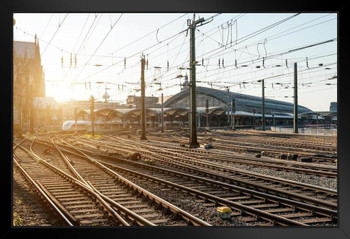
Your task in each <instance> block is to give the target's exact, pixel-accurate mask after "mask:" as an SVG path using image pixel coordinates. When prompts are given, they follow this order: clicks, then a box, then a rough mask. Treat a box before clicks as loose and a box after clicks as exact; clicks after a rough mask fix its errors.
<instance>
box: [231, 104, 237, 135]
mask: <svg viewBox="0 0 350 239" xmlns="http://www.w3.org/2000/svg"><path fill="white" fill-rule="evenodd" d="M235 112H236V100H234V99H233V100H232V102H231V128H232V129H233V130H234V129H235V116H234V115H233V114H234V113H235Z"/></svg>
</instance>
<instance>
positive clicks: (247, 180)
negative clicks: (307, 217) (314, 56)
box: [84, 139, 337, 208]
mask: <svg viewBox="0 0 350 239" xmlns="http://www.w3.org/2000/svg"><path fill="white" fill-rule="evenodd" d="M123 140H124V144H123V143H121V142H123ZM87 144H88V142H87V141H84V145H85V146H86V145H87ZM99 144H100V146H99V147H100V148H101V147H102V145H104V146H103V147H104V148H109V149H110V152H113V151H112V150H113V149H114V150H115V151H119V152H123V150H124V154H127V153H128V152H141V153H142V155H143V156H144V157H145V158H149V159H153V160H155V161H157V162H159V163H160V164H161V165H167V166H168V167H169V168H176V169H177V170H182V171H185V172H191V173H195V174H198V175H205V176H206V177H211V178H217V179H220V180H222V181H229V182H230V183H233V184H235V185H240V186H244V187H249V188H254V189H259V190H261V191H268V192H270V193H274V194H277V195H284V197H289V198H299V200H304V201H305V202H308V203H312V202H313V203H315V204H320V205H322V204H323V205H324V206H328V207H332V208H336V203H337V192H336V191H334V190H329V189H326V188H322V187H317V186H313V185H309V184H303V183H298V182H295V181H291V180H285V179H281V178H276V177H272V176H266V175H262V174H258V173H253V172H250V171H246V170H241V169H237V168H233V167H227V166H225V167H223V166H222V165H218V164H215V163H208V162H206V161H203V160H194V159H192V158H187V159H186V158H184V157H183V156H181V157H179V155H171V154H169V152H168V151H166V150H163V149H161V148H157V147H153V148H152V147H149V146H148V148H147V149H145V148H144V144H143V143H141V142H132V141H130V140H126V139H118V141H113V143H110V144H109V145H108V146H107V145H106V141H104V142H103V144H102V143H101V142H99ZM133 145H134V146H133ZM92 147H96V146H92ZM116 147H117V149H116ZM301 197H303V198H304V199H300V198H301Z"/></svg>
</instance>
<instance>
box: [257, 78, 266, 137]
mask: <svg viewBox="0 0 350 239" xmlns="http://www.w3.org/2000/svg"><path fill="white" fill-rule="evenodd" d="M258 82H261V87H262V130H263V131H265V80H264V79H262V80H258Z"/></svg>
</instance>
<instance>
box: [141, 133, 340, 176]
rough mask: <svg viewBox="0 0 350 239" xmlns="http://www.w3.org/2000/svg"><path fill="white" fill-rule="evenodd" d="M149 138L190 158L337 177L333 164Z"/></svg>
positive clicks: (152, 141) (155, 143) (158, 144)
mask: <svg viewBox="0 0 350 239" xmlns="http://www.w3.org/2000/svg"><path fill="white" fill-rule="evenodd" d="M149 138H150V139H151V141H150V142H147V141H146V142H144V143H145V144H149V145H153V146H155V145H156V146H162V147H164V149H165V148H166V149H167V150H168V151H171V152H174V153H179V154H184V155H186V156H190V157H191V158H198V159H206V160H208V161H211V162H219V163H224V164H226V165H232V166H234V165H235V164H240V165H252V166H254V167H262V168H273V169H277V170H282V171H287V172H297V173H302V174H307V175H316V176H322V177H329V178H336V177H337V167H335V166H330V165H327V166H325V165H320V164H316V163H304V162H296V161H291V160H281V159H271V158H268V157H264V156H262V157H261V158H256V157H254V156H251V155H242V154H238V153H234V152H226V151H223V150H217V149H211V150H202V149H193V148H188V149H187V150H184V148H183V147H181V146H179V145H178V144H174V143H165V142H163V141H160V140H155V139H154V138H153V137H149Z"/></svg>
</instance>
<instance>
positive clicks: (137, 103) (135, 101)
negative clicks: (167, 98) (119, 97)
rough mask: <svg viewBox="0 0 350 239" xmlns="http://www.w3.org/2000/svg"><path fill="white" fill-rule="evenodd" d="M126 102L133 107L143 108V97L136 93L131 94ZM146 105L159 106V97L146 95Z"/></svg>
mask: <svg viewBox="0 0 350 239" xmlns="http://www.w3.org/2000/svg"><path fill="white" fill-rule="evenodd" d="M126 103H127V105H128V107H133V108H141V97H140V96H135V95H129V96H128V98H127V100H126ZM145 106H146V107H147V108H152V107H159V106H160V104H159V97H155V96H146V97H145Z"/></svg>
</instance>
